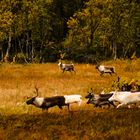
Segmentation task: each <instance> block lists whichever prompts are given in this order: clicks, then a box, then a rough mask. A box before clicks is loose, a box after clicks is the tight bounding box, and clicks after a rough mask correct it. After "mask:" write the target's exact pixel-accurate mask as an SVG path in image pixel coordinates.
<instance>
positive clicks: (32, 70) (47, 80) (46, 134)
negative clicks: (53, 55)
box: [0, 59, 140, 140]
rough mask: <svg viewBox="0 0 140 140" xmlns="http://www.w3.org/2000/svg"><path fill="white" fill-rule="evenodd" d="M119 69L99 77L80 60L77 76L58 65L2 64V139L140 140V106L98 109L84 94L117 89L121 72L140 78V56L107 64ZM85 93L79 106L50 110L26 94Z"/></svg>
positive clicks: (0, 98)
mask: <svg viewBox="0 0 140 140" xmlns="http://www.w3.org/2000/svg"><path fill="white" fill-rule="evenodd" d="M102 63H103V64H106V65H113V66H115V67H116V72H117V75H113V76H110V75H104V76H102V77H100V75H99V73H98V72H97V70H96V69H95V66H94V65H90V64H75V68H76V74H71V73H69V72H65V73H64V74H63V73H62V72H61V71H60V70H59V68H58V66H57V63H53V64H52V63H47V64H27V65H15V64H2V65H0V140H1V139H2V140H7V139H10V140H11V139H13V140H16V139H17V140H22V139H24V140H30V139H37V140H57V139H60V140H65V139H67V140H93V139H98V140H104V139H105V140H106V139H110V140H112V139H116V140H124V139H127V140H128V139H132V140H139V139H140V135H139V134H140V119H139V114H140V109H137V108H133V109H126V108H120V109H114V108H110V109H99V108H94V107H93V106H92V105H87V104H86V100H85V99H84V96H85V95H86V94H87V91H88V90H89V89H90V88H91V87H92V88H93V90H94V92H95V93H100V92H101V91H102V90H103V89H105V90H112V89H111V85H112V82H113V80H116V78H117V76H118V75H119V76H121V77H124V78H127V79H132V78H134V79H137V80H139V79H140V60H139V59H137V60H134V61H129V60H117V61H107V62H102ZM35 85H37V86H38V87H39V96H54V95H65V94H81V95H82V96H83V103H82V105H81V106H80V107H78V106H77V105H71V106H70V109H71V112H68V110H67V108H66V107H64V109H63V110H60V109H59V108H58V107H54V108H50V109H49V111H48V112H45V111H44V112H42V110H41V109H39V108H35V107H34V106H27V105H26V104H25V101H26V97H27V96H34V94H35V93H34V87H35Z"/></svg>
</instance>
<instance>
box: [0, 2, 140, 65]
mask: <svg viewBox="0 0 140 140" xmlns="http://www.w3.org/2000/svg"><path fill="white" fill-rule="evenodd" d="M135 57H140V0H72V1H70V0H1V1H0V60H1V62H15V63H43V62H56V61H58V60H59V59H65V60H72V61H75V62H80V63H84V62H85V63H95V62H97V61H101V60H108V59H117V58H123V59H125V58H130V59H132V58H135Z"/></svg>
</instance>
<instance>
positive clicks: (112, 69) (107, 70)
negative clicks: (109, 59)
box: [95, 65, 115, 76]
mask: <svg viewBox="0 0 140 140" xmlns="http://www.w3.org/2000/svg"><path fill="white" fill-rule="evenodd" d="M95 68H96V69H97V70H98V71H99V72H100V76H102V75H103V74H104V73H109V74H110V75H112V73H115V67H112V66H104V65H96V66H95Z"/></svg>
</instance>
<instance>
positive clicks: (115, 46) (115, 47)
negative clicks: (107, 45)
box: [113, 41, 117, 60]
mask: <svg viewBox="0 0 140 140" xmlns="http://www.w3.org/2000/svg"><path fill="white" fill-rule="evenodd" d="M113 58H114V60H116V59H117V44H116V41H113Z"/></svg>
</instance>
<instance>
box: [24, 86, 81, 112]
mask: <svg viewBox="0 0 140 140" xmlns="http://www.w3.org/2000/svg"><path fill="white" fill-rule="evenodd" d="M35 89H36V93H37V95H36V96H34V97H32V98H30V99H29V100H28V101H26V104H27V105H34V106H36V107H39V108H42V109H43V110H44V109H46V110H48V109H49V108H50V107H54V106H58V107H59V108H60V109H62V107H63V106H67V107H68V110H69V105H70V104H73V103H78V104H79V105H80V104H81V102H82V99H81V97H82V96H81V95H64V96H53V97H38V88H36V87H35Z"/></svg>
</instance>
